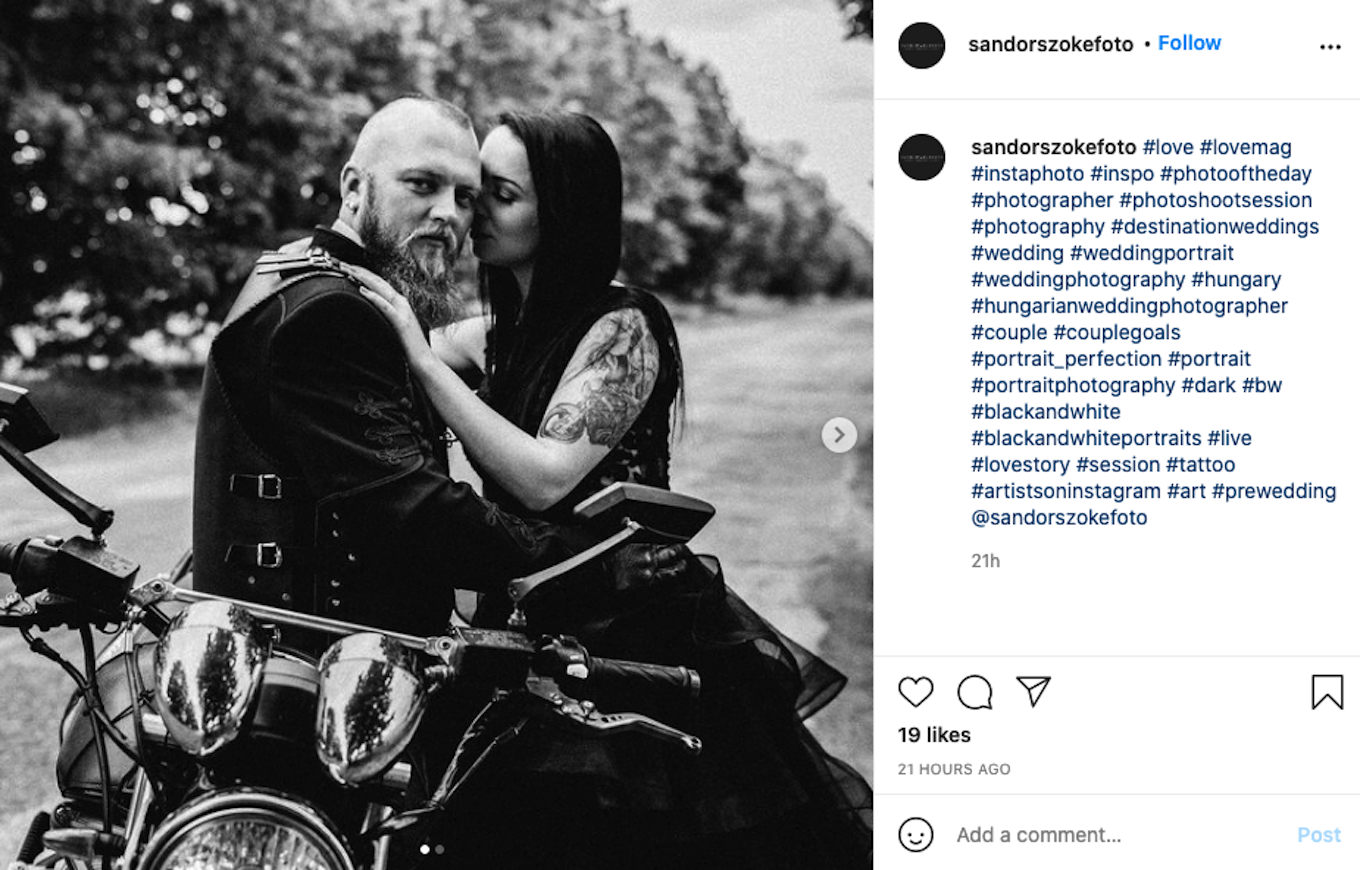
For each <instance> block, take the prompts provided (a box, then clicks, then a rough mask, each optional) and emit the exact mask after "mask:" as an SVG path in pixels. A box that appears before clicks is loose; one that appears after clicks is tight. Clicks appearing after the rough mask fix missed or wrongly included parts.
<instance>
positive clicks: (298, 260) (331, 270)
mask: <svg viewBox="0 0 1360 870" xmlns="http://www.w3.org/2000/svg"><path fill="white" fill-rule="evenodd" d="M255 271H256V272H258V273H259V274H261V275H272V274H277V275H278V276H279V277H280V278H291V277H293V276H295V275H299V274H304V273H328V274H334V275H338V276H340V277H346V275H345V272H344V270H342V269H341V268H340V261H339V260H337V259H336V258H335V257H333V256H331V255H330V254H328V253H327V252H326V251H324V250H322V249H321V248H309V249H308V250H306V251H303V252H302V253H298V254H286V253H284V252H282V251H266V252H264V253H263V254H261V255H260V258H259V259H258V260H256V261H255Z"/></svg>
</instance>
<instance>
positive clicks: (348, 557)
mask: <svg viewBox="0 0 1360 870" xmlns="http://www.w3.org/2000/svg"><path fill="white" fill-rule="evenodd" d="M345 561H346V562H357V561H359V557H358V556H356V555H354V554H353V553H346V554H345Z"/></svg>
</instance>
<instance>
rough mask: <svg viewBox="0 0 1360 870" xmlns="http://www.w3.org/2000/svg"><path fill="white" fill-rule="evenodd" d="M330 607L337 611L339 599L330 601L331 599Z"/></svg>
mask: <svg viewBox="0 0 1360 870" xmlns="http://www.w3.org/2000/svg"><path fill="white" fill-rule="evenodd" d="M331 607H332V608H335V609H339V607H340V599H339V598H332V599H331Z"/></svg>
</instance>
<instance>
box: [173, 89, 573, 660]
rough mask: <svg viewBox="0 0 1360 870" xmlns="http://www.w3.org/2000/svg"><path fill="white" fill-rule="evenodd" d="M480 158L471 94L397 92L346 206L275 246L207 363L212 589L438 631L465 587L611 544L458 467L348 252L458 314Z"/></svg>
mask: <svg viewBox="0 0 1360 870" xmlns="http://www.w3.org/2000/svg"><path fill="white" fill-rule="evenodd" d="M480 175H481V164H480V161H479V159H478V153H477V139H476V135H475V134H474V132H473V129H472V125H471V122H470V121H469V120H468V118H467V116H466V115H465V114H464V113H463V112H462V111H461V110H460V109H458V108H457V107H455V106H453V105H451V104H449V103H445V102H443V101H440V100H433V99H429V98H423V97H408V98H402V99H399V100H396V101H394V102H392V103H390V104H388V105H387V106H385V107H383V108H382V109H381V110H379V111H378V112H377V113H376V114H374V116H373V117H372V118H371V119H370V120H369V121H368V123H367V124H366V125H365V126H364V128H363V130H362V131H361V132H360V134H359V137H358V140H357V142H356V144H355V147H354V153H353V155H352V156H351V157H350V159H349V161H348V162H347V163H346V164H345V167H344V169H343V171H342V172H341V175H340V184H341V194H342V199H343V205H342V207H341V210H340V214H339V217H338V218H337V219H336V221H335V222H334V223H333V224H332V225H331V226H330V227H329V228H327V227H318V228H317V229H316V232H315V235H314V236H313V239H312V243H311V248H310V250H308V251H306V252H305V253H299V254H274V255H266V256H265V257H264V258H262V259H261V261H260V264H259V265H257V268H256V272H255V274H254V275H253V276H252V277H251V280H250V281H249V282H247V284H246V286H245V288H244V289H243V290H242V292H241V294H240V296H239V297H238V298H237V300H236V302H235V304H234V305H233V306H232V309H231V311H230V313H229V314H228V316H227V318H226V321H225V323H224V325H223V328H222V331H221V332H220V333H219V334H218V336H217V338H216V340H215V341H214V343H213V347H212V351H211V354H210V356H209V360H208V366H207V371H206V373H205V377H204V388H203V398H202V406H201V410H200V417H199V422H198V442H197V453H196V457H195V479H194V586H195V588H197V589H200V590H203V591H207V592H212V593H217V594H221V595H227V596H231V597H234V598H242V599H246V600H251V601H256V602H259V603H263V604H272V605H275V606H280V607H285V608H289V609H293V610H299V611H304V612H307V613H312V614H317V615H323V616H328V617H332V618H336V619H344V620H350V621H356V622H362V623H365V624H369V625H376V626H379V627H381V628H386V629H389V630H393V631H401V632H407V633H410V634H415V635H420V636H429V635H434V634H438V633H440V632H441V631H442V630H443V628H444V627H445V625H446V624H447V618H448V615H449V613H450V611H451V609H452V606H453V590H454V587H455V586H458V587H460V588H468V589H487V588H490V586H491V584H493V583H502V584H503V583H504V582H505V581H506V580H507V579H509V578H512V577H515V576H522V575H524V574H527V573H530V572H532V571H534V570H538V569H539V568H542V567H546V566H547V565H549V564H553V563H555V562H558V561H560V560H562V559H565V558H567V557H569V556H571V555H573V554H574V553H576V552H579V551H580V550H582V549H585V547H587V546H589V544H591V543H593V540H592V539H591V536H589V535H587V534H586V533H585V532H584V531H583V530H581V529H574V528H570V527H560V526H555V525H550V524H546V523H541V522H524V521H521V520H519V519H517V518H515V517H512V516H510V515H507V514H505V513H503V512H501V511H500V510H498V509H497V508H496V507H495V506H494V505H492V504H490V503H489V502H486V501H484V500H483V499H481V498H480V497H479V496H478V495H477V494H476V493H475V492H474V491H473V490H472V489H471V488H470V487H469V486H468V485H467V484H466V483H460V482H456V481H454V480H451V479H450V478H449V476H448V467H447V452H446V446H447V445H445V444H443V443H442V442H441V438H442V436H443V433H444V432H445V426H444V424H443V423H442V422H441V421H440V420H439V419H438V418H437V417H436V416H435V414H434V412H433V411H432V409H431V408H430V406H429V403H428V401H427V400H426V397H425V395H424V393H423V392H422V390H421V389H420V387H419V385H418V384H417V383H416V381H415V380H414V379H413V378H412V377H411V374H410V372H409V371H408V370H407V363H406V356H405V354H404V353H403V352H402V348H401V343H400V341H399V339H398V337H397V334H396V333H395V332H394V331H393V330H392V328H391V327H390V326H389V325H388V322H387V320H386V319H385V318H384V317H383V315H382V314H381V313H380V312H379V311H378V310H377V309H376V308H374V307H373V306H372V304H371V303H369V302H368V301H366V300H365V299H364V298H363V297H362V296H361V295H360V294H359V292H358V289H357V285H356V284H354V283H353V282H352V281H351V280H350V279H348V278H347V277H346V276H345V275H344V273H343V272H342V271H340V269H339V267H338V265H339V262H345V263H352V264H358V265H364V266H367V267H369V268H371V269H373V270H374V271H376V272H378V273H379V274H380V275H382V276H383V277H384V278H386V279H387V280H388V281H389V282H391V283H392V284H393V285H394V286H395V287H397V288H398V289H399V290H400V291H401V292H402V293H403V294H405V295H406V296H407V298H408V299H410V300H411V302H412V307H413V308H414V310H415V311H416V312H417V314H418V316H419V317H420V318H421V320H422V322H423V324H424V326H425V327H426V330H427V331H428V329H430V328H433V327H436V326H442V325H444V324H446V323H448V322H450V321H451V320H452V319H453V315H454V313H455V312H454V311H453V301H452V300H453V298H454V295H453V292H452V290H453V287H452V282H453V275H454V268H453V266H454V261H455V260H456V258H457V256H458V253H459V251H460V249H461V247H462V244H463V241H464V239H465V237H466V236H467V233H468V230H469V228H470V226H471V224H472V219H473V211H474V207H475V204H476V199H477V196H478V188H479V185H480V180H481V179H480Z"/></svg>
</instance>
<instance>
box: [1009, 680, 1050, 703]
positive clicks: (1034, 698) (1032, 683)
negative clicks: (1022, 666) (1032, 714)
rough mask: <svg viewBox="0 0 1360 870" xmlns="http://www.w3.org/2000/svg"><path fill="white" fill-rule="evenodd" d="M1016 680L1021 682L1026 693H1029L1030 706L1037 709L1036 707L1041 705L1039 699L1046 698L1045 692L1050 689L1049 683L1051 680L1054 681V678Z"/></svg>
mask: <svg viewBox="0 0 1360 870" xmlns="http://www.w3.org/2000/svg"><path fill="white" fill-rule="evenodd" d="M1016 679H1017V680H1019V681H1020V685H1022V686H1024V687H1025V691H1026V692H1029V705H1030V707H1035V706H1038V704H1039V699H1040V698H1042V697H1043V696H1044V690H1045V689H1047V688H1048V681H1049V680H1051V679H1053V678H1052V677H1016Z"/></svg>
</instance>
